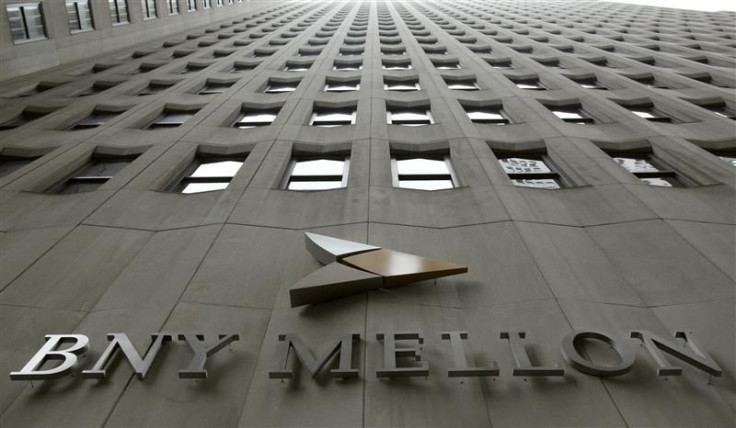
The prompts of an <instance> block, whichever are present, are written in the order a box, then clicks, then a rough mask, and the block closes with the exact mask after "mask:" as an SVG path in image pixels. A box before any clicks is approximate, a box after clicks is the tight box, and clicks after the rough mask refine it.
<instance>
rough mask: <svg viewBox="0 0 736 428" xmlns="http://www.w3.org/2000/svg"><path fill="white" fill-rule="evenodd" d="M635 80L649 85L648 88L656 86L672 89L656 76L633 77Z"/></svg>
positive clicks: (656, 87) (657, 87)
mask: <svg viewBox="0 0 736 428" xmlns="http://www.w3.org/2000/svg"><path fill="white" fill-rule="evenodd" d="M631 80H633V81H634V82H638V83H641V84H642V85H644V86H646V87H648V88H655V89H670V87H669V86H667V85H665V84H664V83H662V82H659V81H658V80H656V79H655V78H654V77H651V76H650V77H644V78H640V79H635V78H631Z"/></svg>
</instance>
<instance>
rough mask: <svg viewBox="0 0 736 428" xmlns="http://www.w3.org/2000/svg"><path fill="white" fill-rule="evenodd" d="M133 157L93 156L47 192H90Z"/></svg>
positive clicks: (131, 160) (127, 163) (112, 175)
mask: <svg viewBox="0 0 736 428" xmlns="http://www.w3.org/2000/svg"><path fill="white" fill-rule="evenodd" d="M134 159H135V157H96V156H93V157H92V158H91V159H90V160H89V161H88V162H87V163H86V164H85V165H84V166H82V167H81V168H79V169H78V170H77V171H75V172H74V174H72V176H71V177H69V178H66V179H64V180H62V181H61V182H60V183H58V184H56V185H54V186H53V187H51V188H50V189H48V190H47V193H61V194H73V193H84V192H92V191H94V190H97V189H98V188H99V187H100V186H102V185H103V184H105V183H106V182H107V181H109V180H110V179H111V178H113V177H114V176H115V175H116V174H117V173H119V172H120V171H121V170H123V169H124V168H125V167H126V166H128V165H129V164H130V163H131V162H133V160H134Z"/></svg>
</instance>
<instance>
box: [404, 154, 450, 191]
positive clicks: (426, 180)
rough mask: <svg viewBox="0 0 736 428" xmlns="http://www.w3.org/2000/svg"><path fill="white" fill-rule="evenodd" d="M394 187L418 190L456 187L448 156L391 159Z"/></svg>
mask: <svg viewBox="0 0 736 428" xmlns="http://www.w3.org/2000/svg"><path fill="white" fill-rule="evenodd" d="M391 166H392V170H393V182H394V187H401V188H404V189H419V190H442V189H452V188H453V187H457V186H456V183H457V180H456V179H455V178H454V173H453V171H452V166H451V164H450V157H449V156H445V157H417V158H394V159H392V165H391Z"/></svg>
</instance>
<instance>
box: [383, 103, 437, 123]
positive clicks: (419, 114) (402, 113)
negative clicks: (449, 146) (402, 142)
mask: <svg viewBox="0 0 736 428" xmlns="http://www.w3.org/2000/svg"><path fill="white" fill-rule="evenodd" d="M386 120H387V123H388V124H390V125H402V126H424V125H431V124H433V123H434V119H432V113H431V112H430V111H429V109H428V108H423V109H415V108H401V107H394V108H389V109H388V111H387V112H386Z"/></svg>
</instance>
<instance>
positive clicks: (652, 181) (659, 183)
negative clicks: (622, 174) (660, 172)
mask: <svg viewBox="0 0 736 428" xmlns="http://www.w3.org/2000/svg"><path fill="white" fill-rule="evenodd" d="M640 180H641V181H643V182H645V183H647V184H648V185H650V186H656V187H672V183H670V182H669V181H667V180H665V179H664V178H640Z"/></svg>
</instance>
